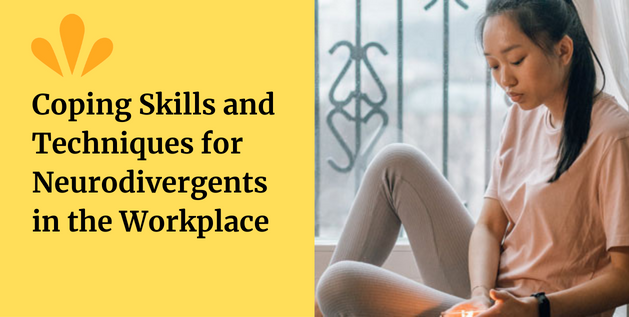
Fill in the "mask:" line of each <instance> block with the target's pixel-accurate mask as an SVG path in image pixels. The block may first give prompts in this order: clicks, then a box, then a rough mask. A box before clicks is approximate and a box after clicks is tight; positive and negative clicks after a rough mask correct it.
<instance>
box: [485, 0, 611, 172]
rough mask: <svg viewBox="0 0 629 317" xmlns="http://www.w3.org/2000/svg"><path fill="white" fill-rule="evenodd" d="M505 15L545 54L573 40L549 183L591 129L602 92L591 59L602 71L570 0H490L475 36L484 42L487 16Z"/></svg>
mask: <svg viewBox="0 0 629 317" xmlns="http://www.w3.org/2000/svg"><path fill="white" fill-rule="evenodd" d="M500 14H506V15H507V16H509V17H510V18H511V19H512V20H513V21H514V22H515V23H516V24H517V25H518V26H519V27H520V30H521V31H522V33H524V34H526V36H528V37H529V38H530V39H531V41H533V43H535V44H536V45H537V46H539V47H540V48H542V50H544V51H545V52H546V54H547V55H550V54H552V52H553V45H554V44H555V43H557V42H559V41H560V40H561V39H562V38H563V37H564V36H565V35H567V36H569V37H570V38H571V39H572V41H573V48H574V49H573V53H572V64H571V67H570V71H569V75H568V76H569V79H568V91H567V93H566V100H565V103H564V110H565V115H564V120H563V128H562V134H561V143H560V144H559V149H558V151H557V157H559V162H558V163H557V170H556V171H555V174H554V175H553V177H551V178H550V179H549V180H548V182H549V183H552V182H554V181H556V180H558V179H559V177H560V176H561V174H563V173H564V172H565V171H567V170H568V168H570V166H571V165H572V163H574V161H575V160H576V159H577V157H578V156H579V153H580V152H581V148H582V147H583V145H584V144H585V142H586V141H587V138H588V134H589V132H590V119H591V115H592V105H593V103H594V98H596V97H597V96H598V95H599V94H600V93H601V91H602V88H601V91H599V92H598V93H597V94H596V95H595V94H594V91H595V89H596V70H595V68H594V59H593V58H592V55H594V58H595V59H596V62H597V63H598V66H599V67H600V68H601V72H602V74H603V87H605V72H604V71H603V67H602V66H601V62H600V61H599V60H598V56H596V53H595V52H594V49H593V48H592V45H591V44H590V41H589V40H588V37H587V35H586V33H585V30H584V28H583V25H582V24H581V20H580V19H579V15H578V13H577V8H576V7H575V6H574V3H572V1H571V0H490V1H489V2H488V3H487V8H486V9H485V14H484V15H483V16H482V17H481V19H480V21H479V23H478V28H477V32H478V37H479V39H480V42H481V45H482V43H483V29H484V27H485V23H486V22H487V19H489V18H490V17H492V16H496V15H500Z"/></svg>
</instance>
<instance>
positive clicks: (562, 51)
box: [555, 35, 574, 66]
mask: <svg viewBox="0 0 629 317" xmlns="http://www.w3.org/2000/svg"><path fill="white" fill-rule="evenodd" d="M573 52H574V43H573V42H572V38H570V37H569V36H568V35H564V36H563V38H562V39H561V40H559V42H557V44H556V45H555V53H556V54H557V57H559V59H560V60H561V63H562V64H563V65H564V66H566V65H568V64H570V61H571V60H572V53H573Z"/></svg>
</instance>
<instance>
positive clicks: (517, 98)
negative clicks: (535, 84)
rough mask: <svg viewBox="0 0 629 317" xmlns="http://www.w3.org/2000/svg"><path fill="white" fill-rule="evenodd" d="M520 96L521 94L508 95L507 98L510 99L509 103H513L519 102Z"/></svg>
mask: <svg viewBox="0 0 629 317" xmlns="http://www.w3.org/2000/svg"><path fill="white" fill-rule="evenodd" d="M522 96H523V94H509V98H511V101H513V102H520V100H522Z"/></svg>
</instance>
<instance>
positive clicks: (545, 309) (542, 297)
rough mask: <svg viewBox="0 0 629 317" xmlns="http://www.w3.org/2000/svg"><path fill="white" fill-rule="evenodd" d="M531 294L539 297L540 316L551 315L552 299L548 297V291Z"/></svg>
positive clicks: (548, 316) (546, 316)
mask: <svg viewBox="0 0 629 317" xmlns="http://www.w3.org/2000/svg"><path fill="white" fill-rule="evenodd" d="M531 296H533V297H535V298H537V307H538V309H539V317H550V301H549V300H548V297H546V293H544V292H539V293H535V294H533V295H531Z"/></svg>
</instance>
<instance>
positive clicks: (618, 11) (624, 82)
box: [574, 0, 629, 317]
mask: <svg viewBox="0 0 629 317" xmlns="http://www.w3.org/2000/svg"><path fill="white" fill-rule="evenodd" d="M574 3H575V6H576V7H577V10H578V11H579V16H580V17H581V21H582V22H583V26H584V27H585V31H586V32H587V34H588V37H589V39H590V41H591V42H592V46H593V47H594V51H595V52H596V54H597V55H598V58H599V59H600V60H601V64H602V65H603V69H604V70H605V77H606V79H607V82H606V84H605V91H606V92H607V93H609V94H611V95H613V96H615V97H616V99H617V100H618V102H620V104H621V105H623V106H624V107H625V109H627V105H628V104H629V1H627V0H575V1H574ZM597 68H598V66H597ZM598 82H599V83H602V77H600V74H599V81H598ZM599 87H600V85H599ZM627 316H629V307H627V306H625V307H623V308H621V309H617V310H616V313H615V314H614V317H627Z"/></svg>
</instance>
